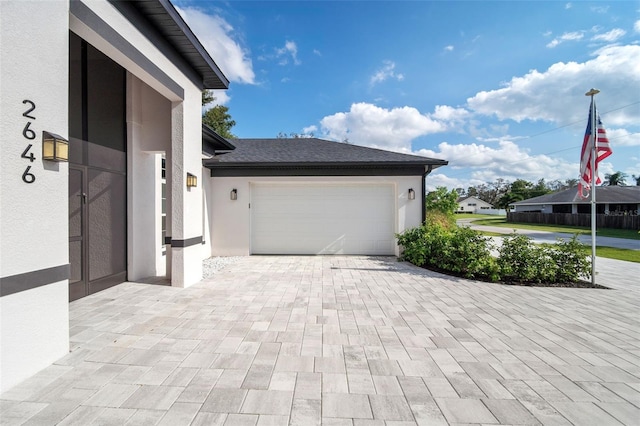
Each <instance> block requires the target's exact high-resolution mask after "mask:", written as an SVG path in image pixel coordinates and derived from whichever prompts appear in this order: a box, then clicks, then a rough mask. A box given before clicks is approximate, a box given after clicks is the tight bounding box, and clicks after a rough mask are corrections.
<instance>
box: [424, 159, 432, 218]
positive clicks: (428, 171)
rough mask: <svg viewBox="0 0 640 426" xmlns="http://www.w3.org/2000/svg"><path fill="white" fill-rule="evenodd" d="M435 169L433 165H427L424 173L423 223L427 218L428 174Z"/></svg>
mask: <svg viewBox="0 0 640 426" xmlns="http://www.w3.org/2000/svg"><path fill="white" fill-rule="evenodd" d="M432 171H433V166H432V165H431V164H429V165H428V166H425V170H424V173H423V174H422V223H424V222H425V221H426V220H427V176H428V175H429V174H430V173H431V172H432Z"/></svg>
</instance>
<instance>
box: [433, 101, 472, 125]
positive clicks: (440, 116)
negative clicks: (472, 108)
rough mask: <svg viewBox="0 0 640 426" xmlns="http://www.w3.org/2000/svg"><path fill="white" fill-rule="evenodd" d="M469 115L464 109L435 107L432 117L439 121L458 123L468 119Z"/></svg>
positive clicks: (443, 106) (445, 106)
mask: <svg viewBox="0 0 640 426" xmlns="http://www.w3.org/2000/svg"><path fill="white" fill-rule="evenodd" d="M470 115H471V114H470V113H469V111H468V110H466V109H464V108H454V107H451V106H448V105H436V108H435V111H434V113H433V114H432V117H433V118H435V119H436V120H440V121H448V122H455V123H460V122H462V121H464V120H466V119H468V118H469V116H470Z"/></svg>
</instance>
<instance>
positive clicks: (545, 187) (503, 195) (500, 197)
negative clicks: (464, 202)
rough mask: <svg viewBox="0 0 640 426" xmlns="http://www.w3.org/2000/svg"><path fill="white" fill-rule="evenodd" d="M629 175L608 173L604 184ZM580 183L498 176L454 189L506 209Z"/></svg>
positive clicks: (624, 180)
mask: <svg viewBox="0 0 640 426" xmlns="http://www.w3.org/2000/svg"><path fill="white" fill-rule="evenodd" d="M628 177H629V176H628V175H627V174H626V173H623V172H615V173H607V174H605V176H604V180H603V183H602V184H603V185H604V186H626V185H627V178H628ZM632 179H633V183H634V184H635V185H637V186H640V175H638V176H636V175H632ZM577 185H578V179H565V180H563V181H561V180H553V181H549V182H547V181H545V180H544V179H540V180H538V181H537V182H530V181H527V180H524V179H516V180H515V181H513V182H509V181H507V180H505V179H502V178H498V179H496V180H495V181H494V182H489V183H482V184H480V185H475V186H469V187H468V188H466V189H465V188H456V189H455V190H454V191H455V192H456V194H457V195H458V196H459V197H462V198H466V197H476V198H479V199H481V200H482V201H485V202H487V203H489V204H492V205H493V206H494V207H495V208H497V209H506V208H507V207H508V206H509V205H510V204H512V203H515V202H518V201H522V200H528V199H529V198H533V197H539V196H541V195H545V194H550V193H552V192H558V191H563V190H565V189H569V188H573V187H576V186H577ZM440 193H441V192H440Z"/></svg>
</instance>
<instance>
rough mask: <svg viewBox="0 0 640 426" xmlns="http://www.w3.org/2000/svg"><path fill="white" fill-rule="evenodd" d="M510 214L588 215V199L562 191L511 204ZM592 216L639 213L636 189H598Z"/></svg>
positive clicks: (572, 190) (573, 190)
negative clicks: (594, 213)
mask: <svg viewBox="0 0 640 426" xmlns="http://www.w3.org/2000/svg"><path fill="white" fill-rule="evenodd" d="M510 207H511V209H512V210H511V211H512V212H514V213H521V212H542V213H587V214H588V213H591V197H590V196H589V197H588V198H586V199H583V198H580V196H579V195H578V189H577V188H570V189H565V190H564V191H559V192H554V193H552V194H546V195H541V196H539V197H534V198H529V199H528V200H522V201H518V202H516V203H513V204H511V206H510ZM596 213H597V214H607V215H622V214H632V215H633V214H639V213H640V186H598V187H597V188H596Z"/></svg>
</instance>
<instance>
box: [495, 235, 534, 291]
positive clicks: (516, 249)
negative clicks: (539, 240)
mask: <svg viewBox="0 0 640 426" xmlns="http://www.w3.org/2000/svg"><path fill="white" fill-rule="evenodd" d="M499 252H500V255H499V256H498V266H499V267H500V275H501V276H502V279H503V280H507V281H515V282H532V281H536V278H537V277H538V276H539V274H538V270H539V268H540V266H541V265H540V264H541V263H542V262H541V259H540V257H541V256H540V255H541V253H540V250H539V249H538V247H537V246H535V245H533V244H532V243H531V238H529V237H528V236H526V235H522V234H511V235H508V236H506V237H504V238H503V240H502V246H501V247H500V250H499Z"/></svg>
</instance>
